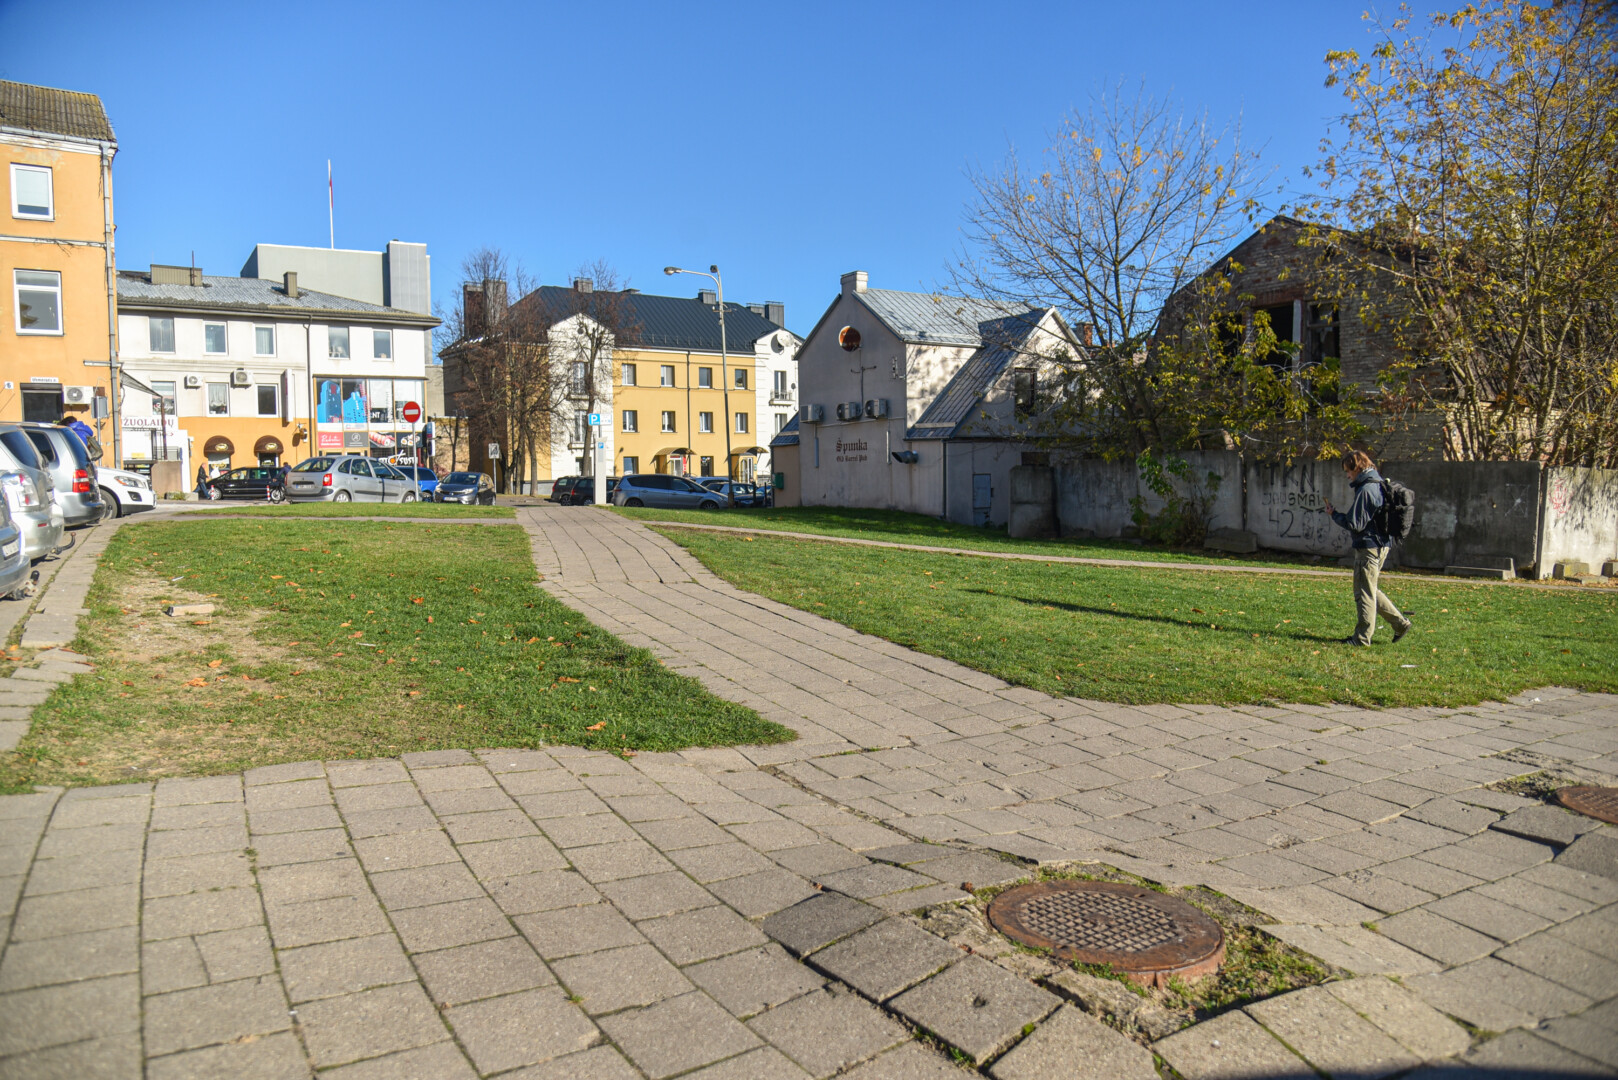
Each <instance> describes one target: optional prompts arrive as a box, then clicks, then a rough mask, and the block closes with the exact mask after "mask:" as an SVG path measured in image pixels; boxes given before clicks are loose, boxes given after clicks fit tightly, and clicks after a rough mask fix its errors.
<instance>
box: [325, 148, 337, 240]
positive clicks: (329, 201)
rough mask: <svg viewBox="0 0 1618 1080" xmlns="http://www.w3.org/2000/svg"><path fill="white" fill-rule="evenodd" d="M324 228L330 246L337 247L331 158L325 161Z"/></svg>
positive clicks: (335, 195)
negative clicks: (328, 233) (327, 232)
mask: <svg viewBox="0 0 1618 1080" xmlns="http://www.w3.org/2000/svg"><path fill="white" fill-rule="evenodd" d="M326 227H327V228H328V229H329V230H330V233H331V236H330V240H331V246H332V247H333V248H334V249H335V248H336V247H337V190H336V189H335V188H334V187H332V183H331V158H327V159H326Z"/></svg>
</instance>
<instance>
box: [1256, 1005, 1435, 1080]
mask: <svg viewBox="0 0 1618 1080" xmlns="http://www.w3.org/2000/svg"><path fill="white" fill-rule="evenodd" d="M1246 1011H1247V1015H1249V1016H1251V1017H1252V1018H1253V1019H1255V1020H1257V1021H1258V1022H1259V1023H1260V1024H1263V1025H1264V1027H1265V1028H1266V1029H1268V1030H1269V1031H1270V1032H1271V1033H1272V1034H1273V1035H1275V1037H1276V1038H1278V1039H1280V1040H1281V1041H1282V1042H1284V1043H1286V1044H1287V1046H1289V1047H1291V1048H1292V1050H1293V1051H1294V1052H1295V1053H1297V1054H1299V1055H1300V1056H1302V1057H1303V1059H1304V1060H1305V1061H1307V1062H1309V1064H1311V1065H1313V1066H1314V1067H1315V1068H1317V1069H1319V1070H1320V1071H1321V1072H1323V1073H1325V1074H1327V1075H1328V1076H1331V1077H1333V1080H1337V1078H1339V1077H1342V1078H1352V1077H1359V1078H1362V1080H1374V1078H1376V1077H1382V1076H1388V1075H1390V1074H1392V1073H1399V1072H1404V1071H1405V1070H1406V1069H1409V1068H1412V1067H1413V1066H1415V1065H1419V1064H1420V1063H1421V1060H1422V1059H1421V1058H1420V1057H1418V1056H1417V1055H1416V1054H1414V1053H1412V1052H1411V1051H1410V1050H1408V1049H1406V1048H1405V1047H1404V1046H1403V1045H1401V1044H1400V1043H1398V1042H1395V1041H1394V1040H1393V1039H1392V1038H1390V1037H1389V1036H1388V1035H1387V1034H1386V1033H1385V1032H1383V1031H1382V1030H1381V1029H1380V1028H1378V1027H1377V1026H1376V1025H1375V1024H1372V1023H1371V1022H1370V1021H1369V1020H1366V1019H1365V1018H1363V1017H1361V1016H1360V1015H1359V1014H1358V1013H1356V1012H1355V1011H1354V1010H1353V1009H1351V1008H1349V1007H1348V1005H1346V1004H1345V1003H1343V1002H1342V1001H1340V1000H1339V999H1338V998H1336V997H1334V996H1333V995H1332V994H1331V993H1329V992H1328V991H1327V990H1326V989H1325V987H1320V986H1311V987H1307V988H1306V989H1303V990H1294V991H1293V992H1291V993H1289V994H1280V995H1278V996H1276V997H1272V998H1266V999H1265V1000H1263V1001H1258V1002H1254V1003H1253V1004H1251V1005H1248V1006H1247V1010H1246Z"/></svg>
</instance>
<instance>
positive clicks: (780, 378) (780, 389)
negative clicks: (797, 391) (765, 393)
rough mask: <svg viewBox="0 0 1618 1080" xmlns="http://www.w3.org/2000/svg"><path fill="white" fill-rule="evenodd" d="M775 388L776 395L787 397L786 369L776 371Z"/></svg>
mask: <svg viewBox="0 0 1618 1080" xmlns="http://www.w3.org/2000/svg"><path fill="white" fill-rule="evenodd" d="M774 390H775V396H776V397H778V398H783V397H786V395H787V373H786V372H784V371H776V372H775V387H774Z"/></svg>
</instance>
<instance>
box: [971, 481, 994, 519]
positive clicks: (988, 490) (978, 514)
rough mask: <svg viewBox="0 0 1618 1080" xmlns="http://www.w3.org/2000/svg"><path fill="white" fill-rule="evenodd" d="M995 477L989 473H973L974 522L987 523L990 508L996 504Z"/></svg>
mask: <svg viewBox="0 0 1618 1080" xmlns="http://www.w3.org/2000/svg"><path fill="white" fill-rule="evenodd" d="M993 480H994V477H993V476H990V475H989V474H988V473H985V472H980V473H973V474H972V524H974V525H987V524H988V523H989V508H990V507H991V506H992V505H993V504H994V487H993Z"/></svg>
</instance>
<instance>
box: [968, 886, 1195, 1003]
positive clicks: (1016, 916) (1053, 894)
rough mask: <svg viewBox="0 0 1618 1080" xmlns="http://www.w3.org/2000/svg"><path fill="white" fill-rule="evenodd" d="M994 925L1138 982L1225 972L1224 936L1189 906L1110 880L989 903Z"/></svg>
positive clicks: (1028, 889)
mask: <svg viewBox="0 0 1618 1080" xmlns="http://www.w3.org/2000/svg"><path fill="white" fill-rule="evenodd" d="M989 922H990V923H991V924H992V925H993V926H994V928H995V929H996V930H998V931H1000V932H1001V933H1002V934H1005V935H1006V936H1007V937H1009V938H1011V939H1012V940H1013V941H1020V942H1022V943H1023V944H1024V945H1032V946H1035V947H1036V948H1042V949H1049V950H1051V951H1052V952H1053V953H1055V954H1056V955H1057V956H1059V957H1061V958H1062V959H1063V960H1071V961H1077V962H1079V963H1081V964H1107V965H1110V966H1111V967H1112V968H1113V970H1115V971H1118V972H1121V973H1122V974H1125V975H1128V976H1129V977H1130V978H1131V979H1133V980H1135V981H1137V982H1144V983H1158V984H1163V983H1166V982H1167V981H1168V979H1169V977H1170V976H1178V977H1179V978H1182V979H1187V980H1190V979H1196V978H1200V977H1201V976H1203V975H1209V974H1212V973H1213V972H1215V971H1218V970H1219V965H1220V964H1221V963H1223V962H1224V959H1225V932H1224V931H1223V930H1222V929H1220V926H1219V924H1218V923H1217V922H1215V921H1214V920H1213V919H1211V918H1209V917H1208V916H1207V915H1204V914H1203V913H1202V912H1200V911H1198V910H1197V909H1196V908H1194V907H1192V906H1191V905H1190V904H1188V903H1186V902H1185V901H1184V900H1177V899H1175V898H1174V897H1172V896H1165V895H1164V894H1162V893H1159V892H1154V891H1152V890H1151V889H1146V888H1142V887H1141V886H1138V885H1125V884H1121V883H1118V882H1111V881H1042V882H1038V883H1037V884H1033V885H1021V886H1018V887H1017V888H1015V889H1007V890H1006V891H1005V892H1003V893H1001V894H1000V895H999V896H996V897H995V898H994V899H993V900H992V901H990V902H989Z"/></svg>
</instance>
